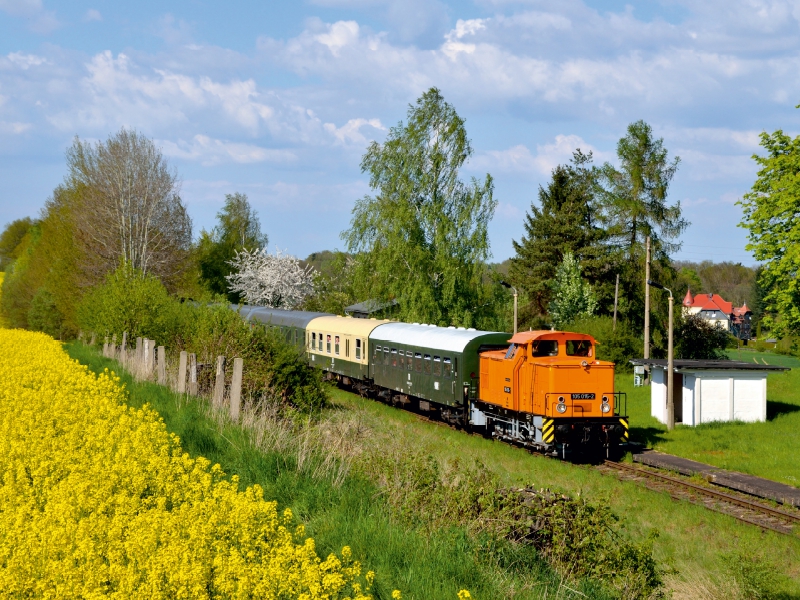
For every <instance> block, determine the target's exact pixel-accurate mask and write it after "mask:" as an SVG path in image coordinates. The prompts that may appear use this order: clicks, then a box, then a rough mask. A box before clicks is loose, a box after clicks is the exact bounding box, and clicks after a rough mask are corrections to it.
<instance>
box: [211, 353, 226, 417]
mask: <svg viewBox="0 0 800 600" xmlns="http://www.w3.org/2000/svg"><path fill="white" fill-rule="evenodd" d="M224 396H225V357H224V356H218V357H217V377H216V380H215V381H214V396H213V398H212V405H213V406H214V408H221V407H222V402H223V398H224Z"/></svg>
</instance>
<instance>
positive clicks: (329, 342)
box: [325, 334, 331, 354]
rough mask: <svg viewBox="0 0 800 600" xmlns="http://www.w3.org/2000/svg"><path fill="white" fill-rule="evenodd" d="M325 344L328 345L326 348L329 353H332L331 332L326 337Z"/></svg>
mask: <svg viewBox="0 0 800 600" xmlns="http://www.w3.org/2000/svg"><path fill="white" fill-rule="evenodd" d="M325 346H326V350H327V351H328V354H330V353H331V335H330V334H328V335H327V336H326V337H325Z"/></svg>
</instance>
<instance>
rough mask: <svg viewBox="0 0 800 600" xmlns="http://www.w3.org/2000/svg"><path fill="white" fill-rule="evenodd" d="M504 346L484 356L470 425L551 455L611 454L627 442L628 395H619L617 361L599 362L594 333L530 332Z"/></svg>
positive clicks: (481, 360) (516, 336)
mask: <svg viewBox="0 0 800 600" xmlns="http://www.w3.org/2000/svg"><path fill="white" fill-rule="evenodd" d="M510 344H511V345H510V346H509V347H508V349H507V350H489V351H484V352H481V353H480V379H479V386H478V387H479V390H478V397H477V398H476V399H475V400H473V401H472V404H473V406H472V419H471V420H472V423H473V424H475V425H478V424H483V425H485V427H486V430H487V433H490V434H491V435H493V436H494V437H498V438H500V439H504V440H506V441H510V442H514V443H517V444H521V445H524V446H528V447H531V448H535V449H538V450H543V451H545V452H548V453H550V454H560V455H562V456H564V457H566V455H567V453H571V452H572V451H586V452H590V453H592V454H595V453H596V452H597V450H599V449H600V448H604V449H605V454H606V456H609V455H610V454H611V453H612V452H613V451H614V450H615V449H616V448H617V447H618V445H619V443H620V442H625V441H627V439H628V419H627V417H626V416H624V415H625V414H626V413H625V407H624V406H622V404H624V403H625V395H624V394H623V393H620V392H614V363H612V362H606V361H599V360H597V359H596V353H595V346H596V342H595V340H594V338H593V337H592V336H590V335H586V334H582V333H569V332H562V331H526V332H521V333H517V334H516V335H514V336H513V337H512V338H511V340H510Z"/></svg>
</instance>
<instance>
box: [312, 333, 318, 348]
mask: <svg viewBox="0 0 800 600" xmlns="http://www.w3.org/2000/svg"><path fill="white" fill-rule="evenodd" d="M311 349H312V350H316V349H317V334H316V333H312V334H311Z"/></svg>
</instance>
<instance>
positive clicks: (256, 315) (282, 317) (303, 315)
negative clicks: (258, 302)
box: [239, 304, 330, 329]
mask: <svg viewBox="0 0 800 600" xmlns="http://www.w3.org/2000/svg"><path fill="white" fill-rule="evenodd" d="M239 314H241V315H242V317H243V318H244V319H245V321H250V322H252V321H257V322H260V323H264V324H265V325H279V326H281V327H299V328H300V329H305V328H306V325H308V323H309V321H311V320H312V319H316V318H317V317H325V316H330V313H323V312H307V311H303V310H281V309H278V308H267V307H266V306H251V305H248V304H245V305H244V306H240V307H239Z"/></svg>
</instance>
